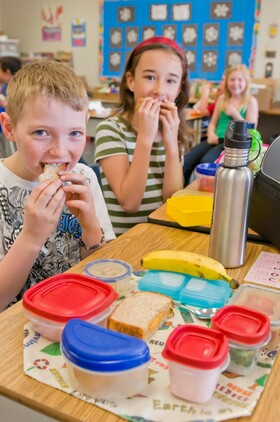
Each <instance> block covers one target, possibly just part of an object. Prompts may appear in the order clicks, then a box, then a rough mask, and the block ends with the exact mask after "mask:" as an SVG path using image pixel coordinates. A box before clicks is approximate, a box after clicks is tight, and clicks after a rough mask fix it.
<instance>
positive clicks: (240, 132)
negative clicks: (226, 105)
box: [224, 120, 252, 149]
mask: <svg viewBox="0 0 280 422" xmlns="http://www.w3.org/2000/svg"><path fill="white" fill-rule="evenodd" d="M251 143H252V136H251V134H249V135H248V123H247V122H246V121H245V120H235V121H231V122H229V124H228V127H227V130H226V134H225V141H224V146H225V147H228V148H236V149H250V147H251Z"/></svg>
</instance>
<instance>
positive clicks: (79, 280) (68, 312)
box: [23, 273, 118, 342]
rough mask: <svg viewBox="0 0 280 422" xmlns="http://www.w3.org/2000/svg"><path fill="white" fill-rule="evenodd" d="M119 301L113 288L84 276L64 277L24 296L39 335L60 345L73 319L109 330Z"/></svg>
mask: <svg viewBox="0 0 280 422" xmlns="http://www.w3.org/2000/svg"><path fill="white" fill-rule="evenodd" d="M117 297H118V294H117V293H116V292H115V290H114V289H113V288H112V287H111V286H110V285H109V284H106V283H103V282H102V281H99V280H95V279H93V278H91V277H87V276H84V275H79V274H71V273H64V274H59V275H56V276H53V277H50V278H48V279H46V280H44V281H41V282H40V283H38V284H36V285H35V286H33V287H31V288H30V289H29V290H27V291H26V292H25V293H24V296H23V311H24V313H25V314H26V316H27V317H28V318H29V320H30V322H31V326H32V328H33V329H34V330H35V331H37V332H38V333H40V334H41V335H42V336H44V337H47V338H49V339H50V340H53V341H58V342H59V341H60V338H61V333H62V330H63V328H64V326H65V324H66V323H67V322H68V321H69V320H70V319H71V318H80V319H83V320H86V321H89V322H91V323H94V324H98V325H103V326H106V325H107V320H108V317H109V315H110V313H111V312H112V310H113V304H114V302H115V301H116V299H117Z"/></svg>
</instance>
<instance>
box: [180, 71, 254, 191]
mask: <svg viewBox="0 0 280 422" xmlns="http://www.w3.org/2000/svg"><path fill="white" fill-rule="evenodd" d="M250 85H251V77H250V73H249V70H248V68H247V67H246V66H245V65H236V66H233V67H231V68H228V69H227V70H226V71H225V89H224V93H223V94H222V95H220V96H219V98H218V100H217V103H216V105H215V109H214V112H213V115H212V118H211V120H210V123H209V126H208V131H207V140H206V141H203V142H201V143H200V144H198V145H197V146H195V147H194V148H193V149H192V150H191V151H190V152H189V154H187V155H186V156H185V158H184V179H185V181H184V185H185V186H186V185H188V183H189V179H190V176H191V174H192V172H193V170H194V169H195V167H196V166H197V164H200V163H214V161H215V160H216V159H217V158H218V157H219V155H220V154H221V152H222V151H223V148H224V147H223V143H224V136H225V132H226V129H227V126H228V123H229V122H230V121H231V120H246V121H247V122H248V123H251V124H253V125H254V127H255V128H256V127H257V124H258V114H259V109H258V102H257V99H256V98H255V97H253V96H252V95H251V94H250Z"/></svg>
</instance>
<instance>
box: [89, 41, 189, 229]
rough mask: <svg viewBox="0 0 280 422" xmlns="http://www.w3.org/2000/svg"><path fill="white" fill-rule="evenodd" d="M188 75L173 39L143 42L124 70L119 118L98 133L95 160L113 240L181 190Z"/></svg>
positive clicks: (185, 134)
mask: <svg viewBox="0 0 280 422" xmlns="http://www.w3.org/2000/svg"><path fill="white" fill-rule="evenodd" d="M187 69H188V66H187V61H186V57H185V53H184V51H183V50H182V49H181V48H180V47H179V45H178V44H176V43H175V42H174V41H172V40H171V39H169V38H165V37H153V38H150V39H147V40H145V41H143V42H142V43H140V44H139V45H138V46H137V47H136V48H135V49H134V50H133V51H132V53H131V55H130V57H129V59H128V62H127V64H126V68H125V72H124V75H123V77H122V80H121V83H120V105H119V107H118V109H117V112H116V113H115V114H114V115H113V116H111V117H109V118H108V119H107V120H105V121H103V122H102V123H100V124H99V125H98V127H97V133H96V152H95V160H96V161H97V162H99V163H100V165H101V177H102V186H103V192H104V197H105V201H106V204H107V208H108V211H109V215H110V218H111V222H112V225H113V227H114V231H115V233H116V235H120V234H121V233H123V232H125V231H126V230H128V229H129V228H130V227H132V226H134V225H135V224H137V223H141V222H145V221H147V216H148V215H149V214H150V213H151V212H152V211H154V210H155V209H157V208H158V207H159V206H160V205H162V203H163V202H164V201H165V200H166V199H167V198H169V197H170V196H171V195H172V194H173V193H174V192H176V191H177V190H179V189H181V188H182V187H183V177H182V159H183V154H184V151H185V145H186V142H187V140H188V129H187V126H186V122H185V106H186V104H187V102H188V95H189V83H188V71H187Z"/></svg>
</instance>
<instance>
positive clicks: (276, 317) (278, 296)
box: [231, 284, 280, 328]
mask: <svg viewBox="0 0 280 422" xmlns="http://www.w3.org/2000/svg"><path fill="white" fill-rule="evenodd" d="M231 303H232V304H235V305H242V306H246V307H247V308H250V309H257V310H258V311H259V312H263V313H264V314H266V315H267V316H268V317H269V319H270V326H271V328H280V290H274V289H269V288H265V287H258V286H252V285H251V284H243V285H242V286H240V287H239V288H238V289H237V291H236V293H235V294H234V295H233V297H232V299H231Z"/></svg>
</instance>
